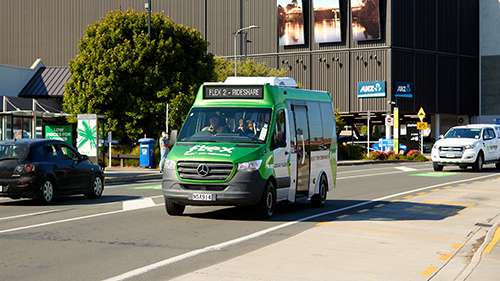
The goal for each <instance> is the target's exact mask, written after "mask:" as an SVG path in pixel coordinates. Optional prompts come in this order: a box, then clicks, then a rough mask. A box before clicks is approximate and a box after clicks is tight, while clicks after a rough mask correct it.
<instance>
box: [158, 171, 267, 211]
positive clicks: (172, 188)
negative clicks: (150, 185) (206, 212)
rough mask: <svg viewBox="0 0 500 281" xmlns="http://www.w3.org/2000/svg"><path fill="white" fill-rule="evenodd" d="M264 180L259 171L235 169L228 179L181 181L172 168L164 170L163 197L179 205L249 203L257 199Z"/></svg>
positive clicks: (260, 194)
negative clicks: (217, 181) (221, 181)
mask: <svg viewBox="0 0 500 281" xmlns="http://www.w3.org/2000/svg"><path fill="white" fill-rule="evenodd" d="M265 183H266V180H265V179H263V178H262V177H261V175H260V173H259V172H258V171H237V172H236V173H235V174H234V176H233V178H232V179H231V180H230V181H229V182H224V183H212V182H208V181H207V182H200V181H198V182H184V181H181V180H179V179H178V177H177V174H176V172H175V170H164V174H163V181H162V190H163V196H164V197H165V200H169V201H171V202H173V203H177V204H181V205H197V206H210V205H226V206H250V205H257V204H258V203H259V202H260V199H261V197H262V193H263V190H264V186H265Z"/></svg>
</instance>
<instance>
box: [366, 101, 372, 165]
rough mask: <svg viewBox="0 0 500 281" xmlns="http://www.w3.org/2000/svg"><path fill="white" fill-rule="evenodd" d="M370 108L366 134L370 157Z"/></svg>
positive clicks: (367, 151)
mask: <svg viewBox="0 0 500 281" xmlns="http://www.w3.org/2000/svg"><path fill="white" fill-rule="evenodd" d="M370 117H371V116H370V110H368V135H367V136H366V154H367V155H368V157H370Z"/></svg>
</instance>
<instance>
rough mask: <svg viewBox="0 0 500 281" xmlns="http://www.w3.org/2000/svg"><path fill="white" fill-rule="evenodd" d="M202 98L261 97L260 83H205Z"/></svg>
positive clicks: (262, 93) (262, 94)
mask: <svg viewBox="0 0 500 281" xmlns="http://www.w3.org/2000/svg"><path fill="white" fill-rule="evenodd" d="M203 98H204V99H263V98H264V86H262V85H206V86H204V87H203Z"/></svg>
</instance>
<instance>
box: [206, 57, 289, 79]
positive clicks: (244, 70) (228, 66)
mask: <svg viewBox="0 0 500 281" xmlns="http://www.w3.org/2000/svg"><path fill="white" fill-rule="evenodd" d="M237 71H238V76H248V77H250V76H252V77H255V76H263V77H266V76H270V77H283V76H284V75H285V73H286V71H287V70H286V69H276V68H271V67H267V64H266V63H257V64H256V63H255V62H254V61H253V60H251V59H248V60H246V62H242V61H238V68H237ZM229 76H234V61H232V60H227V59H225V58H223V57H216V58H215V79H216V81H217V82H224V81H225V80H226V78H227V77H229Z"/></svg>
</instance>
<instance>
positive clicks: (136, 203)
mask: <svg viewBox="0 0 500 281" xmlns="http://www.w3.org/2000/svg"><path fill="white" fill-rule="evenodd" d="M153 206H156V203H155V202H153V199H151V198H150V197H148V198H140V199H134V200H127V201H123V210H124V211H130V210H135V209H142V208H149V207H153Z"/></svg>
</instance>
